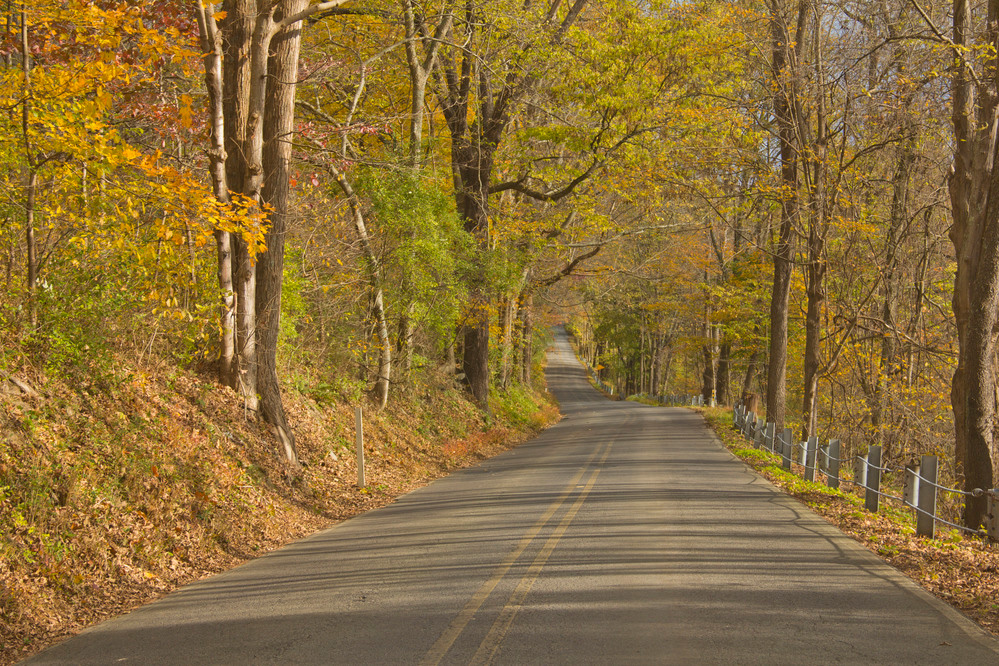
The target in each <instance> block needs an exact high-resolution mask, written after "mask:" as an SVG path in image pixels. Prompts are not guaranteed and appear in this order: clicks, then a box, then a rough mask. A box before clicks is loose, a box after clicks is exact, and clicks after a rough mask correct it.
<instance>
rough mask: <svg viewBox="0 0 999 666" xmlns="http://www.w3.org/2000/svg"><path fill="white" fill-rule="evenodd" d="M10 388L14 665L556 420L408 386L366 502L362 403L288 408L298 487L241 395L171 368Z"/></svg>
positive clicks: (326, 396) (0, 637) (1, 544)
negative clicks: (358, 407) (357, 429)
mask: <svg viewBox="0 0 999 666" xmlns="http://www.w3.org/2000/svg"><path fill="white" fill-rule="evenodd" d="M0 386H2V388H0V534H2V535H3V537H2V538H0V663H3V664H7V663H12V662H14V661H16V660H17V659H20V658H23V657H25V656H27V655H29V654H32V653H34V652H36V651H38V650H40V649H42V648H43V647H45V646H46V645H48V644H51V643H52V642H54V641H56V640H58V639H60V638H62V637H65V636H67V635H70V634H72V633H75V632H77V631H79V630H80V629H82V628H84V627H86V626H88V625H90V624H93V623H94V622H97V621H99V620H101V619H103V618H106V617H109V616H112V615H115V614H118V613H121V612H123V611H126V610H128V609H129V608H132V607H135V606H136V605H139V604H141V603H144V602H146V601H149V600H151V599H153V598H156V597H158V596H160V595H162V594H164V593H166V592H168V591H170V590H172V589H174V588H176V587H178V586H180V585H183V584H184V583H187V582H189V581H192V580H195V579H198V578H201V577H203V576H205V575H208V574H210V573H213V572H217V571H221V570H224V569H227V568H230V567H232V566H234V565H236V564H238V563H240V562H242V561H244V560H246V559H248V558H252V557H255V556H257V555H259V554H262V553H264V552H267V551H269V550H273V549H275V548H277V547H279V546H281V545H282V544H285V543H287V542H289V541H291V540H294V539H296V538H299V537H301V536H303V535H306V534H309V533H311V532H314V531H315V530H317V529H320V528H323V527H326V526H328V525H330V524H332V523H334V522H336V521H339V520H343V519H345V518H348V517H350V516H352V515H355V514H357V513H359V512H362V511H365V510H368V509H370V508H373V507H377V506H380V505H383V504H386V503H388V502H390V501H392V499H393V498H394V497H396V496H398V495H399V494H401V493H404V492H406V491H408V490H411V489H413V488H416V487H419V486H421V485H424V484H426V483H427V482H429V481H430V480H432V479H434V478H437V477H439V476H442V475H444V474H446V473H448V472H449V471H450V470H453V469H456V468H458V467H461V466H465V465H468V464H471V463H473V462H475V461H477V460H480V459H482V458H485V457H487V456H490V455H493V454H495V453H496V452H498V451H500V450H503V449H506V448H509V447H511V446H513V445H515V444H516V443H518V442H520V441H522V440H523V439H524V438H525V437H526V436H528V435H529V434H530V433H533V432H535V431H537V430H539V429H541V428H542V427H544V426H545V425H547V424H548V423H550V422H552V421H554V420H555V419H557V409H555V407H554V405H553V404H552V403H551V402H550V401H547V400H546V399H545V398H544V397H543V396H539V395H532V394H528V393H527V392H525V391H523V390H521V389H514V390H512V391H511V392H510V393H507V394H505V395H496V396H495V397H494V400H493V409H494V414H493V416H492V417H491V418H489V419H487V418H484V417H483V416H482V414H481V413H480V412H479V411H478V410H477V409H476V408H475V407H474V406H473V405H472V404H470V403H469V402H468V401H467V399H466V398H465V397H464V394H463V393H462V392H461V391H460V390H458V389H457V388H455V387H454V386H453V384H452V382H451V381H450V379H449V378H446V377H437V378H435V380H434V381H432V382H428V383H425V384H421V385H417V386H411V387H410V388H409V389H408V390H407V391H405V392H400V393H399V394H398V395H397V396H395V397H394V400H393V402H392V403H390V405H389V407H388V409H386V410H385V411H384V412H382V413H369V414H366V418H365V443H366V452H367V464H366V473H367V474H366V475H367V483H368V486H367V487H366V488H363V489H359V488H358V487H357V486H356V480H357V476H356V473H357V471H356V466H355V461H354V453H353V446H354V445H353V438H354V405H355V404H357V401H358V400H359V396H344V395H341V394H339V393H338V392H337V391H336V390H334V389H333V388H331V387H329V386H325V385H323V384H321V383H315V382H313V383H307V384H304V385H301V386H297V387H296V389H295V390H293V391H290V392H289V393H288V394H287V395H286V400H287V407H288V409H289V415H290V418H291V420H292V423H294V425H295V429H296V435H297V437H298V447H299V453H300V455H301V458H302V460H303V461H304V463H305V465H306V467H305V469H304V472H303V473H302V474H301V475H298V476H292V475H291V474H289V470H288V469H286V467H285V465H284V463H283V462H282V461H281V460H280V459H279V457H278V456H277V448H276V445H275V443H274V439H273V438H272V437H271V436H270V434H269V433H268V432H267V431H266V430H264V429H263V427H261V426H260V425H258V424H257V422H256V421H255V420H252V419H247V418H244V415H243V414H242V411H241V409H240V405H241V402H242V401H241V400H240V399H239V396H237V395H236V394H235V393H233V392H232V391H230V390H229V389H225V388H222V387H220V386H219V385H218V384H216V383H215V382H213V381H211V380H209V379H208V378H206V377H203V376H200V375H197V374H194V373H191V372H185V371H180V370H177V369H176V368H175V367H172V366H163V367H144V368H128V369H123V368H119V369H117V370H116V371H115V372H114V373H110V374H108V375H106V376H103V377H101V378H100V379H95V378H93V377H82V378H79V379H77V380H75V381H65V380H62V381H59V380H54V379H52V378H49V377H45V376H42V375H41V374H38V373H37V372H33V371H32V370H31V369H30V368H27V367H25V368H22V371H21V372H20V373H18V374H17V375H10V376H8V377H0ZM35 387H38V388H35ZM42 387H44V388H42ZM360 401H361V402H363V400H360Z"/></svg>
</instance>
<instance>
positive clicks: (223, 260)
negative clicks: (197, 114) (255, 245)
mask: <svg viewBox="0 0 999 666" xmlns="http://www.w3.org/2000/svg"><path fill="white" fill-rule="evenodd" d="M197 19H198V28H199V32H200V37H201V51H202V53H203V54H204V55H203V56H202V62H203V64H204V68H205V89H206V91H207V92H208V108H209V114H210V123H209V140H210V142H211V145H210V147H209V149H208V171H209V174H210V175H211V178H212V190H213V192H214V194H215V198H216V199H217V200H218V201H219V202H220V203H222V204H226V205H228V204H230V197H229V182H228V179H227V178H226V170H225V165H226V152H225V108H224V105H223V101H222V91H223V75H222V71H223V68H222V58H223V56H222V35H221V34H220V33H219V31H218V29H217V26H216V24H215V19H214V18H212V17H211V16H210V15H209V13H208V10H207V8H206V7H205V5H204V3H203V2H201V1H200V0H199V2H198V15H197ZM215 246H216V251H217V254H218V282H219V290H220V291H221V292H222V302H221V303H220V306H221V307H220V312H219V370H218V371H219V381H220V382H221V383H222V384H224V385H226V386H230V387H232V388H236V310H235V306H236V303H235V295H234V293H233V287H232V239H231V237H230V234H229V232H228V231H224V230H222V229H216V231H215Z"/></svg>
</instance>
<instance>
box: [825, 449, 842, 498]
mask: <svg viewBox="0 0 999 666" xmlns="http://www.w3.org/2000/svg"><path fill="white" fill-rule="evenodd" d="M842 448H843V447H842V446H841V444H840V441H839V440H838V439H830V440H829V446H828V447H827V448H826V456H827V458H828V459H827V460H826V485H828V486H829V487H830V488H834V489H835V488H839V463H840V450H841V449H842Z"/></svg>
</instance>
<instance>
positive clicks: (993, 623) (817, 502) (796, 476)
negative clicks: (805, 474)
mask: <svg viewBox="0 0 999 666" xmlns="http://www.w3.org/2000/svg"><path fill="white" fill-rule="evenodd" d="M699 411H702V412H703V414H704V416H705V418H706V420H707V422H708V424H709V425H710V426H711V427H712V429H713V430H714V432H715V434H716V435H717V436H718V438H719V439H720V440H721V441H722V443H724V444H725V445H726V446H727V447H728V448H729V450H730V451H732V452H733V453H734V454H735V455H736V456H738V457H739V458H741V459H742V460H744V461H745V462H746V463H747V464H748V465H750V466H751V467H752V468H753V469H755V470H756V471H757V472H759V473H760V474H761V475H762V476H764V477H765V478H767V479H768V480H769V481H770V482H771V483H773V484H774V485H775V486H777V487H778V488H780V489H781V490H783V491H784V492H785V493H787V494H788V495H790V496H791V497H794V498H795V499H797V500H799V501H800V502H802V503H803V504H805V505H806V506H808V507H809V508H811V509H812V510H813V511H815V512H816V513H817V514H819V515H820V516H822V517H823V518H825V519H826V520H827V521H829V522H830V523H832V524H833V525H835V526H836V527H838V528H839V529H840V530H842V531H843V532H845V533H846V534H848V535H850V536H852V537H853V538H854V539H856V540H857V541H859V542H860V543H861V544H863V545H864V546H865V547H866V548H867V549H868V550H870V551H871V552H873V553H875V554H876V555H878V556H879V557H881V559H883V560H884V561H885V562H887V563H888V564H890V565H892V566H893V567H895V568H896V569H898V570H899V571H901V572H902V573H904V574H905V575H907V576H908V577H909V578H911V579H912V580H914V581H916V582H917V583H919V584H920V585H921V586H923V588H925V589H926V590H928V591H929V592H931V593H932V594H934V595H936V596H937V597H939V598H940V599H943V600H944V601H946V602H947V603H949V604H950V605H951V606H953V607H954V608H956V609H957V610H959V611H961V612H962V613H964V614H965V615H967V616H968V617H970V618H971V619H972V620H974V621H975V622H977V623H978V624H979V625H980V626H981V627H983V628H984V629H985V630H986V631H988V632H990V633H992V634H993V635H997V636H999V548H997V545H996V544H993V543H991V542H989V541H988V540H987V539H980V538H977V537H975V536H969V535H964V534H962V533H961V532H959V531H958V530H953V529H941V528H939V527H938V529H937V535H936V538H933V539H930V538H927V537H922V536H917V535H916V533H915V532H916V529H915V518H914V515H913V512H912V511H911V510H909V509H905V508H902V507H895V506H890V505H887V503H885V504H882V506H881V508H880V511H879V512H878V513H871V512H869V511H867V510H866V509H865V508H864V502H863V499H862V498H861V497H860V496H859V495H857V494H855V493H854V492H853V489H852V484H851V483H847V484H845V486H846V490H845V491H842V490H831V489H829V488H828V487H826V486H825V485H824V484H823V483H821V481H822V480H823V479H824V477H822V475H820V474H818V473H817V474H816V479H817V480H818V481H819V482H815V483H813V482H809V481H804V480H803V479H802V471H803V470H802V468H801V467H800V466H798V465H797V464H795V465H794V466H793V469H792V472H786V471H784V470H783V469H782V468H781V463H780V458H779V457H778V456H776V455H774V454H772V453H770V452H769V451H763V450H761V449H756V448H753V446H752V445H751V444H749V443H747V442H746V440H745V439H743V438H742V437H741V436H740V435H739V434H738V433H737V432H736V431H735V430H733V429H732V411H731V410H730V409H722V408H716V409H703V410H699ZM895 494H898V493H895Z"/></svg>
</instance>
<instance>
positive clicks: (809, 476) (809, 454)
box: [805, 435, 819, 481]
mask: <svg viewBox="0 0 999 666" xmlns="http://www.w3.org/2000/svg"><path fill="white" fill-rule="evenodd" d="M818 448H819V438H818V437H816V436H815V435H812V436H811V437H809V438H808V441H807V442H806V443H805V481H814V480H815V451H816V449H818Z"/></svg>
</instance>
